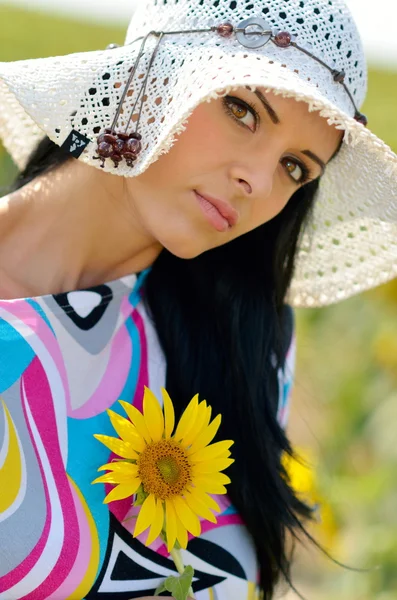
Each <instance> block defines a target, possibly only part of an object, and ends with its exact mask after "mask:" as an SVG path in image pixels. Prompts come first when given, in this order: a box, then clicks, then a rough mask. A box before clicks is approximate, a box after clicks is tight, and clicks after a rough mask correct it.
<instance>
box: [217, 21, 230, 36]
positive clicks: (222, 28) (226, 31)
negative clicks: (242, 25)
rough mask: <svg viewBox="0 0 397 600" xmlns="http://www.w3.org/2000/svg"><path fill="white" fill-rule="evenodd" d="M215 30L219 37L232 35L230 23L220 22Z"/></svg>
mask: <svg viewBox="0 0 397 600" xmlns="http://www.w3.org/2000/svg"><path fill="white" fill-rule="evenodd" d="M216 32H217V34H218V35H220V36H221V37H224V38H229V37H231V36H232V35H233V32H234V27H233V25H232V24H231V23H222V24H221V25H218V27H217V28H216Z"/></svg>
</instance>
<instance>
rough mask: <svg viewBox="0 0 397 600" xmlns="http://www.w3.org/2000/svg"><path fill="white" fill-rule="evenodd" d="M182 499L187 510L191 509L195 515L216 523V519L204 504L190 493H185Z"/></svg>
mask: <svg viewBox="0 0 397 600" xmlns="http://www.w3.org/2000/svg"><path fill="white" fill-rule="evenodd" d="M184 498H185V500H186V503H187V505H188V506H189V508H191V509H192V511H193V512H194V513H195V514H196V515H198V516H199V517H203V518H204V519H207V521H211V523H216V517H215V516H214V514H213V513H212V512H211V511H210V509H209V508H208V506H206V505H205V504H204V502H202V501H201V500H200V499H199V498H197V496H194V495H193V494H191V493H186V494H185V495H184Z"/></svg>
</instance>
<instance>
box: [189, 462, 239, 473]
mask: <svg viewBox="0 0 397 600" xmlns="http://www.w3.org/2000/svg"><path fill="white" fill-rule="evenodd" d="M233 463H234V458H215V459H214V460H208V461H204V462H199V463H196V464H194V465H192V474H193V476H195V475H202V474H204V473H216V472H219V471H223V469H227V468H228V467H230V465H231V464H233Z"/></svg>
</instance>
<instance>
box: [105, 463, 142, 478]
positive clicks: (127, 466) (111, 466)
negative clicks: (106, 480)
mask: <svg viewBox="0 0 397 600" xmlns="http://www.w3.org/2000/svg"><path fill="white" fill-rule="evenodd" d="M98 471H122V472H123V473H129V475H131V477H136V475H138V465H136V464H132V463H129V462H125V461H124V460H114V461H113V462H110V463H107V464H106V465H102V466H101V467H99V469H98Z"/></svg>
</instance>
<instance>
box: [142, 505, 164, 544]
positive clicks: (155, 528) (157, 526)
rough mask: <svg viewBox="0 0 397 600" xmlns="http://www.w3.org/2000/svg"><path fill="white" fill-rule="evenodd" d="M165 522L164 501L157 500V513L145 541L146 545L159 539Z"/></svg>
mask: <svg viewBox="0 0 397 600" xmlns="http://www.w3.org/2000/svg"><path fill="white" fill-rule="evenodd" d="M163 524H164V510H163V501H162V500H158V499H157V500H156V515H155V517H154V521H153V525H152V526H151V528H150V531H149V535H148V537H147V540H146V542H145V544H146V546H150V544H152V543H153V542H154V540H155V539H157V538H158V537H159V535H160V533H161V530H162V529H163Z"/></svg>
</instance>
